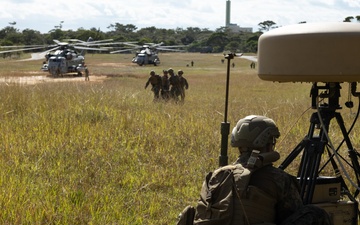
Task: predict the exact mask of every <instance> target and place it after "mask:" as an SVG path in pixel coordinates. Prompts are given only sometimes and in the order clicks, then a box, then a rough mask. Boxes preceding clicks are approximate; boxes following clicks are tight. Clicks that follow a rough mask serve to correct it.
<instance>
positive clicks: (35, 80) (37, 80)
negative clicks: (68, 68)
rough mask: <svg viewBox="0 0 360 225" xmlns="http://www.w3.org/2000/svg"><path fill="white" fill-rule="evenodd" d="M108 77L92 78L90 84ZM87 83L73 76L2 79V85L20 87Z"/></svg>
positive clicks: (0, 81)
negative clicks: (16, 85) (17, 85)
mask: <svg viewBox="0 0 360 225" xmlns="http://www.w3.org/2000/svg"><path fill="white" fill-rule="evenodd" d="M107 78H108V76H103V75H100V76H90V82H103V81H104V80H105V79H107ZM69 81H71V82H74V81H75V82H85V77H73V76H64V77H55V78H54V77H51V76H44V75H34V76H13V77H12V76H9V77H0V84H1V83H5V84H7V85H11V84H19V85H33V84H40V83H52V82H69Z"/></svg>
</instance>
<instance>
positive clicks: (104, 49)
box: [74, 46, 108, 51]
mask: <svg viewBox="0 0 360 225" xmlns="http://www.w3.org/2000/svg"><path fill="white" fill-rule="evenodd" d="M74 48H75V49H79V50H94V51H108V49H107V48H91V47H81V46H74Z"/></svg>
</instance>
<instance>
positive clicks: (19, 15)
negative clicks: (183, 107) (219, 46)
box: [0, 0, 360, 33]
mask: <svg viewBox="0 0 360 225" xmlns="http://www.w3.org/2000/svg"><path fill="white" fill-rule="evenodd" d="M357 15H360V0H299V1H295V0H231V15H230V22H231V23H233V24H237V25H239V26H240V27H251V28H253V31H258V30H259V26H258V24H259V23H261V22H263V21H267V20H271V21H273V22H275V23H276V26H286V25H292V24H297V23H299V22H302V21H306V22H308V23H310V22H342V21H343V20H344V19H345V18H346V17H348V16H353V17H355V16H357ZM225 17H226V0H127V1H126V0H55V1H54V0H1V2H0V29H3V28H5V27H7V26H12V25H11V24H10V23H12V22H16V24H15V25H14V27H15V28H16V29H19V30H20V31H22V30H24V29H33V30H37V31H40V32H41V33H48V32H49V31H51V30H52V29H54V28H55V27H56V26H59V25H61V26H62V29H63V30H74V31H75V30H77V29H79V28H84V29H90V28H96V29H100V30H101V31H104V32H107V31H110V30H111V29H109V28H108V27H109V26H110V25H111V24H116V23H119V24H123V25H127V24H132V25H135V26H136V27H137V28H138V29H141V28H146V27H152V26H154V27H156V28H165V29H176V28H182V29H187V28H188V27H198V28H201V29H205V28H206V29H209V30H213V31H214V30H216V29H217V28H220V27H223V26H225Z"/></svg>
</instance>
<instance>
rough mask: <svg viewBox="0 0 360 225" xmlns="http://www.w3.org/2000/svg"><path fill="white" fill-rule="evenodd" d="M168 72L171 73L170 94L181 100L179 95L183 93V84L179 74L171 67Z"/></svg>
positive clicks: (176, 100)
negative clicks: (181, 84)
mask: <svg viewBox="0 0 360 225" xmlns="http://www.w3.org/2000/svg"><path fill="white" fill-rule="evenodd" d="M168 73H169V75H170V78H169V82H170V95H171V97H172V99H173V100H174V101H175V102H179V96H180V95H181V86H180V79H179V76H178V75H176V74H175V73H174V70H173V69H171V68H170V69H169V70H168Z"/></svg>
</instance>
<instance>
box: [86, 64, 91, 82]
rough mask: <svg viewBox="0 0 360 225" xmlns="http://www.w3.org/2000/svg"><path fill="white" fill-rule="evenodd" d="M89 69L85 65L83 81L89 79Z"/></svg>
mask: <svg viewBox="0 0 360 225" xmlns="http://www.w3.org/2000/svg"><path fill="white" fill-rule="evenodd" d="M89 76H90V75H89V69H88V68H87V66H85V81H90V77H89Z"/></svg>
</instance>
